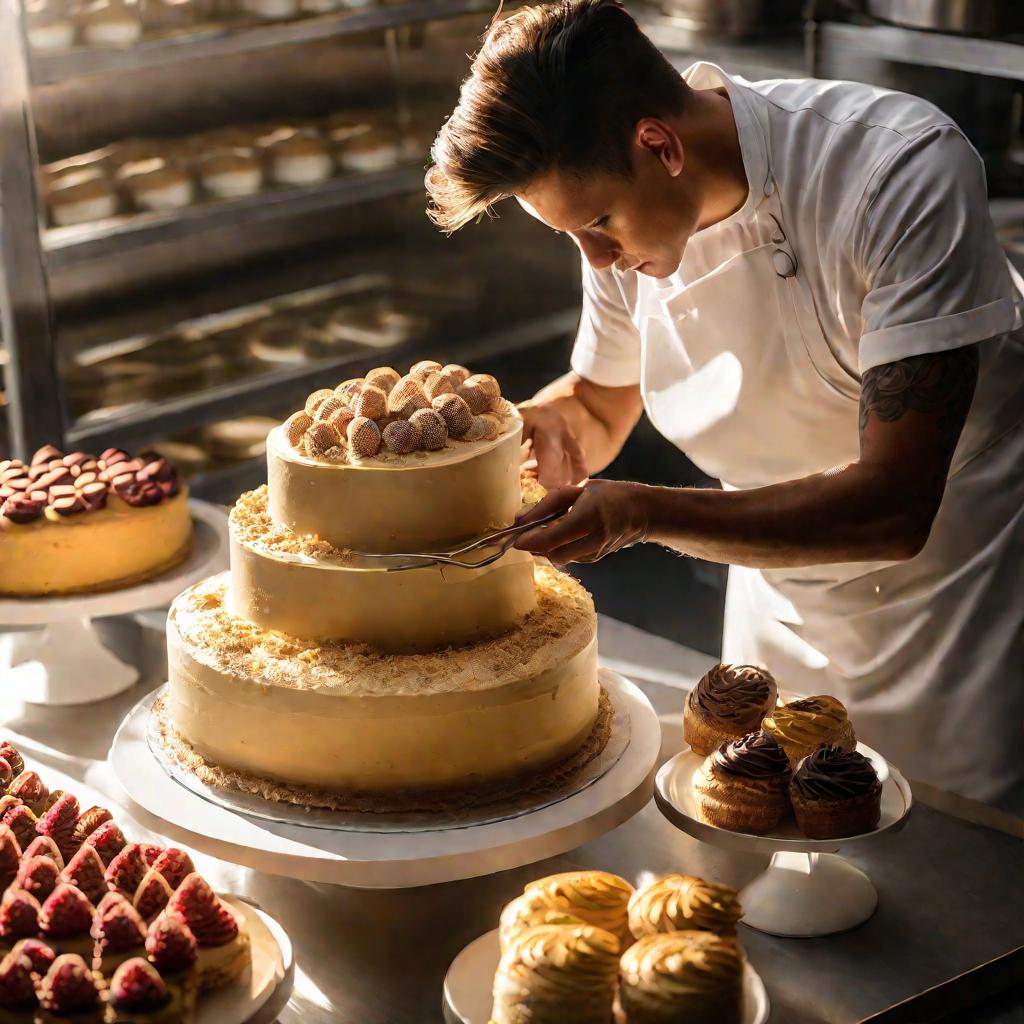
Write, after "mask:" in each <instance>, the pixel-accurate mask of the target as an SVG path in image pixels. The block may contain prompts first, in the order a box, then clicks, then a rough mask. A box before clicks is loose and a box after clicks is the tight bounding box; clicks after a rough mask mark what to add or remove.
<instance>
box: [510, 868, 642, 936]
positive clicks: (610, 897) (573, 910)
mask: <svg viewBox="0 0 1024 1024" xmlns="http://www.w3.org/2000/svg"><path fill="white" fill-rule="evenodd" d="M523 894H524V895H525V896H526V897H527V898H528V899H529V900H531V901H532V903H533V905H534V906H535V907H538V908H540V907H549V908H551V909H553V910H562V911H565V912H567V913H570V914H573V915H575V916H576V917H581V918H583V920H584V921H586V922H587V923H588V924H592V925H595V926H596V927H598V928H603V929H604V930H605V931H609V932H611V933H612V934H613V935H615V936H616V937H617V938H619V940H620V941H622V942H623V943H624V944H625V943H627V942H629V941H630V939H631V936H630V932H629V899H630V897H631V896H632V895H633V886H631V885H630V884H629V882H627V881H626V880H625V879H624V878H620V877H619V876H618V875H613V874H610V873H609V872H607V871H565V872H562V873H561V874H557V875H549V876H548V877H547V878H540V879H538V880H537V881H535V882H531V883H530V884H529V885H528V886H527V887H526V888H525V889H524V890H523Z"/></svg>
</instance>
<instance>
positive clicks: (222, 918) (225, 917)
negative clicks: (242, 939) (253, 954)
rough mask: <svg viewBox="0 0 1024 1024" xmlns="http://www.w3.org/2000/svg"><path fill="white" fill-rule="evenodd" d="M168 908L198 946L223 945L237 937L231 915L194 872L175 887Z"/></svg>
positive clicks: (234, 922)
mask: <svg viewBox="0 0 1024 1024" xmlns="http://www.w3.org/2000/svg"><path fill="white" fill-rule="evenodd" d="M168 907H169V910H170V913H172V914H174V915H175V916H177V917H180V918H181V919H182V920H183V921H184V922H185V924H187V925H188V926H189V928H191V929H192V934H193V935H195V937H196V942H198V943H199V945H200V946H223V945H224V944H225V943H227V942H230V941H231V940H232V939H233V938H234V937H235V936H236V935H237V934H238V922H237V921H236V920H235V915H234V914H232V913H231V911H230V910H228V908H227V907H226V906H224V904H223V903H221V901H220V898H219V897H218V896H217V894H216V893H215V892H214V891H213V890H212V889H211V888H210V886H209V885H208V884H207V882H206V880H205V879H204V878H203V877H202V876H200V875H198V874H196V873H195V872H193V873H192V874H191V875H189V876H188V878H186V879H185V881H183V882H182V883H181V885H179V886H178V889H177V891H176V892H175V893H174V895H173V896H172V897H171V902H170V903H169V904H168Z"/></svg>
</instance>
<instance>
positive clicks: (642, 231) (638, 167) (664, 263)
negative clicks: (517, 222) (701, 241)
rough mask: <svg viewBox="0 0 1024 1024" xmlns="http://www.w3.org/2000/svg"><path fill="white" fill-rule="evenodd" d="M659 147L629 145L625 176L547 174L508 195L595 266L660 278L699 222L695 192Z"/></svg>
mask: <svg viewBox="0 0 1024 1024" xmlns="http://www.w3.org/2000/svg"><path fill="white" fill-rule="evenodd" d="M679 169H681V162H680V168H676V166H675V165H674V164H672V163H668V164H667V163H666V160H665V159H664V158H663V157H662V155H661V154H660V153H659V152H651V151H649V150H647V149H644V148H642V147H639V146H634V148H633V171H634V173H633V176H632V177H631V178H627V177H625V176H624V175H618V174H613V173H610V172H607V171H596V172H594V173H593V174H590V175H587V176H586V177H585V178H583V179H581V178H579V177H578V176H577V175H575V174H567V173H562V172H558V171H552V172H550V173H548V174H545V175H542V176H541V177H539V178H537V179H535V180H534V181H533V182H531V183H530V185H529V186H528V187H527V188H525V189H523V190H522V191H521V192H520V193H519V194H518V195H517V196H516V198H517V199H518V200H519V203H520V205H521V206H522V207H523V208H524V209H525V210H526V211H527V212H528V213H529V214H530V215H531V216H533V217H536V218H537V219H538V220H539V221H541V222H542V223H544V224H547V225H548V227H550V228H553V229H554V230H555V231H558V232H561V233H564V234H567V235H570V236H571V237H572V239H573V241H575V242H576V244H577V245H578V246H579V249H580V252H582V253H583V255H584V257H585V258H586V259H587V261H588V262H589V263H590V265H591V266H592V267H594V269H595V270H603V269H605V268H606V267H611V266H614V267H616V269H618V270H620V271H626V270H635V271H637V273H640V274H647V275H648V276H650V277H657V278H665V277H669V276H670V275H671V274H673V273H675V271H676V270H677V269H678V267H679V262H680V260H681V259H682V258H683V250H684V249H685V248H686V243H687V242H688V241H689V239H690V236H691V235H692V234H693V233H694V232H695V231H696V230H697V226H698V224H699V220H700V197H699V196H698V195H696V194H694V191H693V190H691V189H688V188H686V187H683V182H682V180H681V179H680V176H679Z"/></svg>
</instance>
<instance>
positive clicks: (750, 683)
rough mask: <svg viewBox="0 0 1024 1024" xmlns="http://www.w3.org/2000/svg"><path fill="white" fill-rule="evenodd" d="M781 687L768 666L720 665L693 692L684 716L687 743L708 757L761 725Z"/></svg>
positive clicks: (708, 673)
mask: <svg viewBox="0 0 1024 1024" xmlns="http://www.w3.org/2000/svg"><path fill="white" fill-rule="evenodd" d="M777 695H778V687H777V685H776V682H775V678H774V677H773V676H772V674H771V673H770V672H768V671H767V670H766V669H763V668H759V667H758V666H756V665H724V664H719V665H716V666H715V667H714V668H712V669H711V670H710V671H709V672H707V673H706V674H705V675H704V676H703V677H702V678H701V680H700V681H699V682H698V683H697V685H696V686H695V687H694V688H693V690H691V691H690V696H689V698H688V699H687V701H686V711H685V714H684V716H683V733H684V737H685V739H686V742H687V743H689V745H690V747H691V748H692V749H693V750H694V751H695V752H696V753H698V754H700V755H702V756H705V757H706V756H707V755H708V754H710V753H712V752H713V751H714V750H716V749H717V748H718V747H719V746H720V745H721V744H722V743H727V742H728V741H730V740H737V739H739V738H740V737H741V736H746V734H747V733H749V732H754V731H755V730H757V729H760V728H761V722H762V721H763V719H764V717H765V715H767V714H770V713H771V711H772V709H773V708H774V707H775V700H776V697H777Z"/></svg>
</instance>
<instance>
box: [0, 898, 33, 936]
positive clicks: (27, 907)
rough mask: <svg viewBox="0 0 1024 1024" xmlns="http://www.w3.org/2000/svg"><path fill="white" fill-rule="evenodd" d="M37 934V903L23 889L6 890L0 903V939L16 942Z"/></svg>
mask: <svg viewBox="0 0 1024 1024" xmlns="http://www.w3.org/2000/svg"><path fill="white" fill-rule="evenodd" d="M38 934H39V901H38V900H37V899H36V898H35V896H33V895H32V894H31V893H30V892H25V890H24V889H15V888H13V887H12V888H10V889H8V890H7V892H5V893H4V898H3V900H2V901H0V938H2V939H3V940H4V941H5V942H16V941H17V940H18V939H29V938H34V937H35V936H36V935H38Z"/></svg>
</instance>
